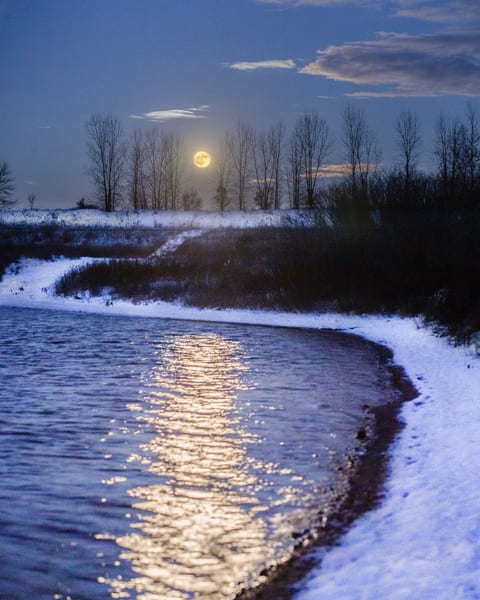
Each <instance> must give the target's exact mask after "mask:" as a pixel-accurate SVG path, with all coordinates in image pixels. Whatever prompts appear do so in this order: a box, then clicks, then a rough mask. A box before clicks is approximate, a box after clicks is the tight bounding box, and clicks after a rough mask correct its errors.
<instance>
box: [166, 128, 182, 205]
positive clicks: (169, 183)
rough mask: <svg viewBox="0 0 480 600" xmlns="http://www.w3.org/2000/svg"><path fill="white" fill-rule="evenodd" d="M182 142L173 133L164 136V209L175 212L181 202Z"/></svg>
mask: <svg viewBox="0 0 480 600" xmlns="http://www.w3.org/2000/svg"><path fill="white" fill-rule="evenodd" d="M182 145H183V143H182V140H181V138H179V137H178V136H177V135H175V134H173V133H165V134H163V136H162V154H163V160H162V164H163V168H164V171H163V178H164V182H165V185H164V186H163V188H164V192H165V195H164V199H163V207H164V208H166V209H171V210H175V209H176V208H178V206H179V204H180V200H181V197H182V196H181V190H182V176H183V162H182V154H183V151H182Z"/></svg>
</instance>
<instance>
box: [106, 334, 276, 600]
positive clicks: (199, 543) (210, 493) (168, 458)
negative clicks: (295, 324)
mask: <svg viewBox="0 0 480 600" xmlns="http://www.w3.org/2000/svg"><path fill="white" fill-rule="evenodd" d="M159 358H161V362H160V364H158V365H156V366H155V367H154V369H153V370H152V372H151V373H150V380H149V381H148V382H147V388H148V396H147V397H146V398H145V399H144V402H145V404H146V406H145V407H143V408H141V411H142V412H141V414H140V415H139V417H138V418H139V419H141V420H144V421H147V422H148V423H149V424H150V425H153V427H154V428H155V429H156V431H157V435H156V437H154V438H153V439H152V440H151V441H150V442H149V443H148V444H147V445H146V446H144V447H142V451H143V453H144V454H143V457H142V459H143V460H145V458H146V457H149V458H148V460H149V461H150V464H149V467H148V469H149V470H150V471H151V472H152V473H154V474H155V475H156V476H158V478H159V482H158V484H156V485H152V486H147V487H139V488H135V489H132V490H130V492H129V493H130V494H131V496H132V497H134V498H135V500H136V503H135V508H136V509H139V510H141V511H142V514H143V516H142V518H141V521H140V522H138V523H135V524H134V525H133V527H134V528H135V530H137V531H136V532H135V533H133V532H132V533H130V534H129V535H126V536H123V537H120V538H118V539H117V543H118V544H119V545H120V546H121V547H123V548H124V549H125V551H124V552H123V553H122V555H121V557H122V558H123V559H127V560H129V561H130V562H131V563H132V566H133V570H134V571H135V572H136V573H138V577H137V578H136V579H134V580H132V581H122V582H118V581H115V582H112V583H111V585H112V588H113V589H114V591H115V594H116V595H118V593H119V592H120V591H121V590H125V589H131V588H134V589H136V590H137V591H140V590H141V591H146V592H148V598H159V599H160V598H165V597H166V596H168V597H171V598H189V597H191V595H192V594H195V597H204V598H207V597H208V598H216V597H231V596H232V595H234V594H235V592H236V591H238V589H237V587H238V582H245V581H247V580H248V579H249V575H250V574H251V573H252V572H253V573H254V572H255V571H256V570H258V565H261V564H262V563H264V561H265V560H267V561H268V560H269V558H273V556H274V550H275V548H272V547H271V545H270V544H269V542H270V540H267V539H266V537H267V536H266V527H265V523H264V522H263V521H262V519H260V518H255V513H257V512H258V511H261V507H260V506H258V504H259V501H258V499H257V498H256V497H255V495H254V493H253V492H252V490H254V489H255V486H256V485H258V481H257V479H256V478H255V476H254V475H252V474H251V473H249V472H248V464H247V459H246V453H245V445H246V444H247V443H251V442H252V440H251V439H249V438H248V437H246V436H244V435H242V432H241V430H240V427H239V419H238V416H237V415H236V414H235V413H236V410H235V406H234V400H235V399H236V396H237V393H238V391H239V390H241V389H245V387H246V386H245V384H244V383H243V381H242V374H243V373H244V372H245V371H246V369H247V368H246V366H245V365H244V364H243V363H242V361H241V349H240V346H239V344H238V343H236V342H233V341H229V340H226V339H224V338H222V337H220V336H218V335H215V334H208V333H207V334H200V335H185V336H177V337H174V338H173V339H172V340H171V342H170V343H168V344H167V345H166V347H165V348H164V350H163V351H162V352H161V355H160V357H159ZM139 458H140V457H135V456H132V457H131V460H138V459H139Z"/></svg>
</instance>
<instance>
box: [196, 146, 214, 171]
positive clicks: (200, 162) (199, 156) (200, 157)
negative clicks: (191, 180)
mask: <svg viewBox="0 0 480 600" xmlns="http://www.w3.org/2000/svg"><path fill="white" fill-rule="evenodd" d="M211 162H212V157H211V156H210V154H209V153H208V152H205V150H200V151H199V152H196V153H195V155H194V157H193V164H194V165H195V166H196V167H198V168H199V169H205V168H206V167H208V165H209V164H210V163H211Z"/></svg>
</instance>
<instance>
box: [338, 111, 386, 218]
mask: <svg viewBox="0 0 480 600" xmlns="http://www.w3.org/2000/svg"><path fill="white" fill-rule="evenodd" d="M342 141H343V145H344V148H345V158H346V160H347V163H348V166H349V169H350V175H349V179H350V192H351V202H352V211H353V212H352V215H353V216H354V218H362V217H363V216H364V215H365V214H366V213H367V211H368V203H369V199H368V194H369V192H368V188H369V179H370V175H371V172H372V170H375V169H376V165H377V164H378V161H379V160H380V158H379V157H380V150H379V148H378V144H377V141H376V136H375V134H374V132H373V131H372V130H371V129H369V127H368V126H367V122H366V119H365V115H364V113H363V112H362V111H361V110H359V109H355V108H353V106H352V105H348V106H347V107H346V108H345V110H344V112H343V137H342Z"/></svg>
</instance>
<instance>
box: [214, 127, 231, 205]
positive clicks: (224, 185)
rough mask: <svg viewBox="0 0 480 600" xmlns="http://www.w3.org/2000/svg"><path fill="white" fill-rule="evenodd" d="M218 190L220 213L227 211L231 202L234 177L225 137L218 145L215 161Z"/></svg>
mask: <svg viewBox="0 0 480 600" xmlns="http://www.w3.org/2000/svg"><path fill="white" fill-rule="evenodd" d="M215 170H216V179H217V189H216V192H215V196H214V200H215V204H216V205H217V206H218V209H219V210H220V211H222V212H223V211H224V210H226V208H227V207H228V205H229V202H230V198H229V195H230V183H231V177H232V163H231V157H230V151H229V148H228V139H227V136H225V137H224V138H223V139H222V140H221V141H220V143H219V145H218V151H217V156H216V160H215Z"/></svg>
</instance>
